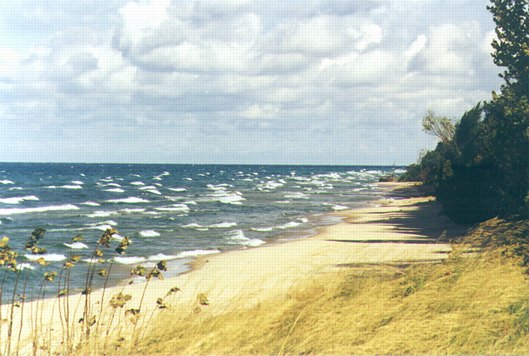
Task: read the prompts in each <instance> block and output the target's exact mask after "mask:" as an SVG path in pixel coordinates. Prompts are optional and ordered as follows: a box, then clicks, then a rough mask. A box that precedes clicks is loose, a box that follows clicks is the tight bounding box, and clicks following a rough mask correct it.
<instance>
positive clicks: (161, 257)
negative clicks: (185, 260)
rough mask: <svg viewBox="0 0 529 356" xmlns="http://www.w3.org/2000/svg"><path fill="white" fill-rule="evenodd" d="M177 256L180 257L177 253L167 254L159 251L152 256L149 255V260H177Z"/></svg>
mask: <svg viewBox="0 0 529 356" xmlns="http://www.w3.org/2000/svg"><path fill="white" fill-rule="evenodd" d="M177 258H179V257H178V256H176V255H165V254H163V253H159V254H157V255H152V256H149V257H147V260H149V261H167V260H175V259H177Z"/></svg>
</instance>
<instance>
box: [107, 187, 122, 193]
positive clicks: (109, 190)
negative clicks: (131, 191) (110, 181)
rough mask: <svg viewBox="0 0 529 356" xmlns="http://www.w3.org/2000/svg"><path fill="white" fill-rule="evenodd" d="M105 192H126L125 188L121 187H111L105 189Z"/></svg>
mask: <svg viewBox="0 0 529 356" xmlns="http://www.w3.org/2000/svg"><path fill="white" fill-rule="evenodd" d="M103 191H104V192H111V193H125V190H123V189H121V188H110V189H103Z"/></svg>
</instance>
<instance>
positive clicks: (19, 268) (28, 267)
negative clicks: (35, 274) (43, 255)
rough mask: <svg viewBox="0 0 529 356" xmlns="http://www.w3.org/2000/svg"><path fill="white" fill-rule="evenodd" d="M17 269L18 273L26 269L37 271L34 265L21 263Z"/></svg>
mask: <svg viewBox="0 0 529 356" xmlns="http://www.w3.org/2000/svg"><path fill="white" fill-rule="evenodd" d="M15 268H16V269H17V271H23V270H25V269H30V270H32V269H35V267H33V266H32V265H30V264H29V263H24V262H23V263H19V264H18V265H16V267H15Z"/></svg>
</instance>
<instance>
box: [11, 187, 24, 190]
mask: <svg viewBox="0 0 529 356" xmlns="http://www.w3.org/2000/svg"><path fill="white" fill-rule="evenodd" d="M22 189H24V188H22V187H11V188H9V190H22Z"/></svg>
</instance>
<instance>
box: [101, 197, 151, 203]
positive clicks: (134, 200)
mask: <svg viewBox="0 0 529 356" xmlns="http://www.w3.org/2000/svg"><path fill="white" fill-rule="evenodd" d="M107 202H108V203H126V204H137V203H150V201H149V200H146V199H142V198H137V197H128V198H123V199H110V200H107Z"/></svg>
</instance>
